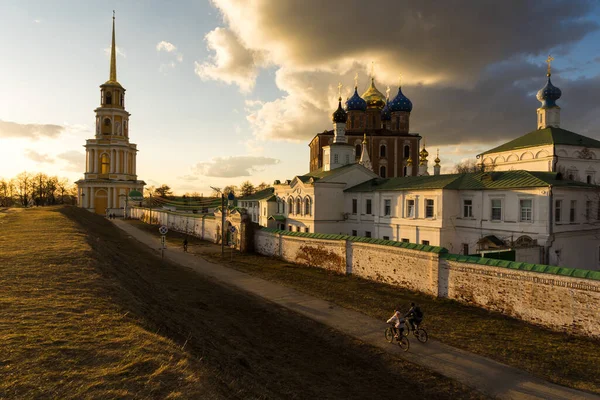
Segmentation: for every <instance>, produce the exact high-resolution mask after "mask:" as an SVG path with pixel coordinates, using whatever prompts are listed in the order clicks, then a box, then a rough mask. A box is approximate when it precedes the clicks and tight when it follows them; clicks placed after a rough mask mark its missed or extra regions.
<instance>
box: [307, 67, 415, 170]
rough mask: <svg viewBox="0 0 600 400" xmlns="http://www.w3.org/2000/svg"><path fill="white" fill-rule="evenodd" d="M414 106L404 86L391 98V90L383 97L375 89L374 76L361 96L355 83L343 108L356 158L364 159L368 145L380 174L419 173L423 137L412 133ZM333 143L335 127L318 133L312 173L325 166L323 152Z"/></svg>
mask: <svg viewBox="0 0 600 400" xmlns="http://www.w3.org/2000/svg"><path fill="white" fill-rule="evenodd" d="M412 107H413V105H412V102H411V101H410V100H409V99H408V98H407V97H406V96H405V95H404V94H403V93H402V87H398V93H397V94H396V96H395V97H394V98H393V99H391V100H390V99H389V89H388V96H387V97H386V96H384V95H383V94H382V93H381V92H380V91H379V90H378V89H377V88H376V86H375V79H374V78H373V77H372V78H371V84H370V86H369V88H368V89H367V90H366V91H365V92H364V93H363V94H362V96H360V95H359V94H358V83H357V82H355V86H354V94H353V95H352V97H350V98H349V99H347V100H346V102H345V107H344V111H345V112H346V120H345V121H344V123H345V136H346V143H347V144H348V145H351V146H353V147H354V158H355V160H357V161H358V160H360V159H361V155H362V154H361V153H362V151H363V148H366V149H367V150H368V152H369V155H370V162H371V168H372V170H373V171H374V172H375V173H376V174H377V175H379V176H380V177H382V178H393V177H401V176H411V175H417V174H418V163H417V162H416V160H418V157H419V146H420V143H419V142H420V139H421V137H420V136H419V134H417V133H409V127H410V113H411V111H412ZM365 141H366V142H365ZM334 142H335V132H334V130H330V131H329V130H327V131H324V132H323V133H319V134H317V135H315V137H314V138H313V139H312V140H311V142H310V144H309V147H310V166H309V167H310V171H311V172H312V171H316V170H319V169H321V168H323V167H324V163H325V161H324V152H326V148H327V147H328V146H330V145H331V144H332V143H334ZM363 142H365V143H363ZM324 148H325V149H324ZM326 156H327V154H325V158H326ZM413 160H415V162H413Z"/></svg>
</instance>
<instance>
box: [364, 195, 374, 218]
mask: <svg viewBox="0 0 600 400" xmlns="http://www.w3.org/2000/svg"><path fill="white" fill-rule="evenodd" d="M372 211H373V207H372V204H371V199H367V202H366V206H365V214H367V215H371V214H372Z"/></svg>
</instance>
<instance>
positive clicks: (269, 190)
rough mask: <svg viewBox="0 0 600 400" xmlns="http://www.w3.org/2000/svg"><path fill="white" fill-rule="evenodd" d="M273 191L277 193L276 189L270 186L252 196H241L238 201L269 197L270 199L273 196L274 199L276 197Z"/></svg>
mask: <svg viewBox="0 0 600 400" xmlns="http://www.w3.org/2000/svg"><path fill="white" fill-rule="evenodd" d="M273 193H275V189H273V188H272V187H269V188H266V189H263V190H260V191H258V192H256V193H254V194H251V195H250V196H245V197H241V198H239V199H238V201H252V200H265V199H267V201H269V200H270V198H271V197H273V199H275V197H274V196H273Z"/></svg>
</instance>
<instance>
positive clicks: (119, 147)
mask: <svg viewBox="0 0 600 400" xmlns="http://www.w3.org/2000/svg"><path fill="white" fill-rule="evenodd" d="M116 57H117V54H116V45H115V16H114V12H113V26H112V46H111V51H110V75H109V79H108V81H106V82H105V83H103V84H102V85H100V107H98V108H96V110H94V111H95V113H96V128H95V137H94V138H93V139H88V140H86V144H85V153H86V157H85V159H86V162H85V173H84V178H83V179H81V180H79V181H77V182H75V183H76V184H77V187H78V190H77V191H78V193H77V195H78V204H79V206H80V207H83V208H86V209H88V210H90V211H93V212H95V213H97V214H107V213H114V214H116V215H123V209H124V207H125V205H126V202H127V198H128V196H129V193H130V192H132V191H138V192H142V193H143V189H144V185H145V184H146V183H145V182H144V181H140V180H137V175H136V157H137V146H136V145H135V144H133V143H130V142H129V116H130V114H129V113H128V112H127V111H126V110H125V88H123V86H121V84H120V83H119V82H118V81H117V61H116ZM138 195H139V194H138Z"/></svg>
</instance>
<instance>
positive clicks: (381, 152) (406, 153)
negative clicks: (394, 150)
mask: <svg viewBox="0 0 600 400" xmlns="http://www.w3.org/2000/svg"><path fill="white" fill-rule="evenodd" d="M361 154H362V145H361V144H357V145H356V158H360V155H361ZM379 157H380V158H385V157H387V145H386V144H381V145H379ZM408 157H410V146H409V145H408V144H406V145H404V158H408Z"/></svg>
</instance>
